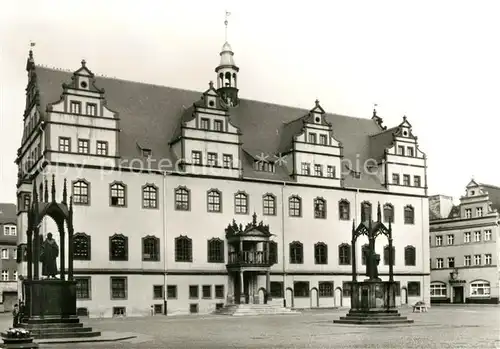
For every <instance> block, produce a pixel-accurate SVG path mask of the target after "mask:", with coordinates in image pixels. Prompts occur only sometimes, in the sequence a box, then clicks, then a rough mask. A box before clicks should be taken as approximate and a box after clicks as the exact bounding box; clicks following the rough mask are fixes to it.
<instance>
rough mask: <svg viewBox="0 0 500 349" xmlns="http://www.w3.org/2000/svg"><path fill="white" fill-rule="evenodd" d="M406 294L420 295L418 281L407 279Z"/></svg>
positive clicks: (411, 295)
mask: <svg viewBox="0 0 500 349" xmlns="http://www.w3.org/2000/svg"><path fill="white" fill-rule="evenodd" d="M408 296H410V297H420V282H419V281H409V282H408Z"/></svg>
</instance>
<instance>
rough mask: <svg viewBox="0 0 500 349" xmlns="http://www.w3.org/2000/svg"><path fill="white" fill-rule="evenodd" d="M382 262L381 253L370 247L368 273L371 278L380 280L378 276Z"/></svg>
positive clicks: (367, 261) (367, 258)
mask: <svg viewBox="0 0 500 349" xmlns="http://www.w3.org/2000/svg"><path fill="white" fill-rule="evenodd" d="M379 263H380V255H379V254H376V253H375V251H373V250H372V249H370V250H369V251H368V255H367V256H366V275H367V276H368V279H369V280H380V279H379V277H378V264H379Z"/></svg>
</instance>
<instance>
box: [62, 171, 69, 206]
mask: <svg viewBox="0 0 500 349" xmlns="http://www.w3.org/2000/svg"><path fill="white" fill-rule="evenodd" d="M66 182H67V181H66V178H64V185H63V199H62V203H63V204H65V205H67V203H68V189H67V185H66Z"/></svg>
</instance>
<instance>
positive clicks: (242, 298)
mask: <svg viewBox="0 0 500 349" xmlns="http://www.w3.org/2000/svg"><path fill="white" fill-rule="evenodd" d="M245 303H246V298H245V285H244V282H243V272H242V271H240V304H245Z"/></svg>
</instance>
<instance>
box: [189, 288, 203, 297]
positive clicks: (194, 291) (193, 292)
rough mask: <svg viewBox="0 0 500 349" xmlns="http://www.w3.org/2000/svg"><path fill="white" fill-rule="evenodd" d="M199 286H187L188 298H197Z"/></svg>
mask: <svg viewBox="0 0 500 349" xmlns="http://www.w3.org/2000/svg"><path fill="white" fill-rule="evenodd" d="M199 289H200V288H199V287H198V285H190V286H189V298H190V299H198V298H199V297H200V295H199V294H198V292H199Z"/></svg>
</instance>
